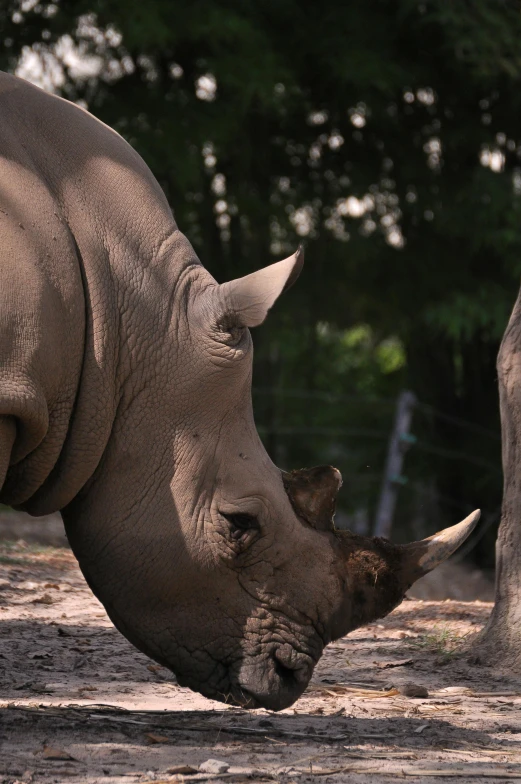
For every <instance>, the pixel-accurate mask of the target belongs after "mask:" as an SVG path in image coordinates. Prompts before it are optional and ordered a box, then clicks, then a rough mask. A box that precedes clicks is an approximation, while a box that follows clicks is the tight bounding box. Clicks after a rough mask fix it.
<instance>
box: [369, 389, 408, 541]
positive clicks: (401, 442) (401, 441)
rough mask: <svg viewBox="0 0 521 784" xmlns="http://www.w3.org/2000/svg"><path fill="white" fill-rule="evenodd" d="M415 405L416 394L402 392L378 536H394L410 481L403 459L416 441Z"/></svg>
mask: <svg viewBox="0 0 521 784" xmlns="http://www.w3.org/2000/svg"><path fill="white" fill-rule="evenodd" d="M415 403H416V397H415V395H413V393H412V392H409V391H407V390H403V391H402V392H400V395H399V397H398V401H397V404H396V415H395V418H394V427H393V430H392V433H391V437H390V439H389V448H388V451H387V460H386V462H385V470H384V477H383V482H382V490H381V492H380V500H379V502H378V509H377V512H376V518H375V524H374V534H375V536H384V537H385V538H386V539H389V537H390V535H391V528H392V525H393V515H394V509H395V506H396V499H397V496H398V488H399V487H400V485H404V484H406V482H407V478H406V477H404V476H403V475H402V466H403V458H404V456H405V452H406V451H407V449H408V448H409V447H410V446H411V444H413V443H414V442H415V440H416V438H415V437H414V436H413V435H411V433H410V432H409V430H410V426H411V419H412V412H413V408H414V405H415Z"/></svg>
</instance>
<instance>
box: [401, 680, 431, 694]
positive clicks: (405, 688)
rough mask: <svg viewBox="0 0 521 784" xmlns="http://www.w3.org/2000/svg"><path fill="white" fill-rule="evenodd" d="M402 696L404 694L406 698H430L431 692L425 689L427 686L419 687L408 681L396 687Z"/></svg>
mask: <svg viewBox="0 0 521 784" xmlns="http://www.w3.org/2000/svg"><path fill="white" fill-rule="evenodd" d="M396 688H397V689H398V691H399V692H400V694H403V696H404V697H428V696H429V692H428V691H427V689H426V688H425V686H419V685H418V684H417V683H413V682H412V681H407V683H401V684H400V685H399V686H397V687H396Z"/></svg>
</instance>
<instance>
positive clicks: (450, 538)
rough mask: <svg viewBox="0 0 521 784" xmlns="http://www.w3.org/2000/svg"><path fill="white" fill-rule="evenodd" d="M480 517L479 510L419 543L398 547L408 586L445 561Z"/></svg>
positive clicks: (469, 532) (470, 531)
mask: <svg viewBox="0 0 521 784" xmlns="http://www.w3.org/2000/svg"><path fill="white" fill-rule="evenodd" d="M480 516H481V510H479V509H476V511H475V512H472V514H469V516H468V517H466V518H465V519H464V520H462V521H461V523H458V524H457V525H453V526H451V527H450V528H445V529H444V530H443V531H439V532H438V533H437V534H434V535H433V536H429V538H428V539H422V540H421V541H420V542H412V543H411V544H405V545H399V547H400V550H401V551H402V556H403V561H402V564H403V565H402V569H403V575H404V577H405V579H406V582H407V583H409V585H412V583H413V582H414V581H415V580H418V579H419V578H420V577H422V576H423V575H424V574H427V572H430V571H432V570H433V569H435V568H436V567H437V566H439V565H440V564H441V563H443V561H446V560H447V558H449V557H450V556H451V555H452V553H454V552H455V551H456V550H457V549H458V547H459V546H460V545H461V544H463V542H464V541H465V539H466V538H467V537H468V536H469V535H470V534H471V533H472V531H473V530H474V528H475V527H476V523H477V522H478V520H479V518H480Z"/></svg>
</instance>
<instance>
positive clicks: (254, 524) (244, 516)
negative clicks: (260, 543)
mask: <svg viewBox="0 0 521 784" xmlns="http://www.w3.org/2000/svg"><path fill="white" fill-rule="evenodd" d="M221 514H222V516H223V517H224V519H225V520H228V522H229V523H230V525H231V526H232V536H233V538H234V539H239V538H240V537H241V536H242V534H243V533H244V532H245V531H251V530H258V528H259V521H258V519H257V517H256V516H255V515H252V514H248V513H247V512H232V513H231V514H225V513H224V512H221Z"/></svg>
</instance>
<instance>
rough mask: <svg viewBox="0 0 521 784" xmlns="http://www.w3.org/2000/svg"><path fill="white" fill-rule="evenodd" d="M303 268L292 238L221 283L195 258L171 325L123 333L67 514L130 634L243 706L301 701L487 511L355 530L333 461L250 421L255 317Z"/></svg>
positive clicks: (104, 597) (196, 685)
mask: <svg viewBox="0 0 521 784" xmlns="http://www.w3.org/2000/svg"><path fill="white" fill-rule="evenodd" d="M301 266H302V253H301V252H298V253H297V254H295V255H294V256H291V257H290V258H288V259H285V260H284V261H281V262H279V263H277V264H273V265H271V266H269V267H267V268H265V269H262V270H260V271H259V272H256V273H253V274H251V275H248V276H246V277H244V278H241V279H239V280H235V281H232V282H229V283H225V284H223V285H218V284H217V283H216V282H215V280H214V279H213V278H212V277H211V276H210V275H209V273H208V272H207V271H206V270H205V269H204V268H203V267H202V266H200V265H199V264H198V263H194V264H191V265H189V266H187V267H186V269H185V271H184V273H183V274H182V275H181V276H180V280H179V283H178V285H177V287H176V291H175V297H172V301H173V303H174V304H173V305H172V304H171V302H170V301H169V307H165V308H163V309H162V312H163V311H164V313H167V314H168V321H167V322H166V323H167V326H166V329H164V330H163V329H157V330H155V331H153V330H152V331H151V332H147V334H144V335H140V334H139V331H138V334H137V335H136V334H134V336H133V338H132V340H131V341H129V344H130V343H131V344H132V345H129V346H128V352H129V357H130V356H131V357H132V358H133V359H132V361H131V360H130V359H129V361H128V363H127V365H125V363H124V362H122V366H124V367H127V372H126V375H125V379H124V384H123V383H122V387H121V388H122V393H121V402H120V405H119V407H118V412H117V416H116V418H115V421H114V425H113V428H112V432H111V436H110V440H109V442H108V446H107V448H106V450H105V453H104V455H103V459H102V461H101V464H100V466H99V468H98V470H97V471H96V473H95V475H94V476H93V477H92V479H91V480H90V481H89V483H88V484H87V485H86V487H85V488H84V490H83V491H82V492H81V493H80V494H79V495H78V497H77V498H76V499H75V500H74V501H73V502H72V503H71V504H70V505H69V506H68V507H67V508H66V509H65V510H64V519H65V522H66V527H67V533H68V536H69V539H70V541H71V544H72V546H73V549H74V551H75V553H76V555H77V557H78V560H79V562H80V565H81V567H82V569H83V571H84V574H85V576H86V578H87V580H88V581H89V583H90V585H91V587H92V588H93V590H94V592H95V593H96V594H97V596H98V597H99V598H100V600H101V601H102V602H103V604H104V606H105V607H106V609H107V611H108V613H109V615H110V617H111V618H112V620H113V621H114V623H115V625H116V626H117V627H118V628H119V629H120V630H121V631H122V632H123V634H125V636H126V637H128V639H130V640H131V641H132V642H133V643H134V644H135V645H136V646H137V647H138V648H140V649H141V650H143V651H144V652H145V653H147V654H148V655H149V656H151V657H153V658H154V659H155V660H157V661H158V662H160V663H162V664H164V665H166V666H167V667H169V668H170V669H171V670H172V671H173V672H174V673H175V674H176V675H177V677H178V681H179V683H180V684H181V685H186V686H189V687H191V688H193V689H195V690H197V691H199V692H201V693H202V694H204V695H206V696H208V697H212V698H214V699H218V700H221V701H226V702H229V703H232V704H238V705H242V706H245V707H250V708H255V707H265V708H269V709H273V710H279V709H282V708H285V707H287V706H289V705H291V704H292V703H293V702H294V701H295V700H296V699H297V698H298V697H299V696H300V695H301V694H302V692H303V691H304V689H305V688H306V685H307V684H308V682H309V679H310V677H311V674H312V672H313V668H314V666H315V664H316V663H317V661H318V659H319V658H320V656H321V654H322V651H323V650H324V647H325V646H326V645H327V644H328V643H329V642H330V641H331V640H334V639H336V638H338V637H340V636H342V635H344V634H346V633H348V632H349V631H351V630H352V629H355V628H357V627H358V626H360V625H362V624H365V623H368V622H370V621H372V620H374V619H375V618H379V617H381V616H383V615H385V614H386V613H388V612H389V611H390V610H392V609H393V608H394V607H395V606H396V605H397V604H398V603H399V602H400V601H401V600H402V599H403V596H404V594H405V592H406V591H407V589H408V588H409V586H410V585H411V584H412V583H413V582H414V581H415V580H416V579H418V578H419V577H421V576H422V575H423V574H425V573H426V572H427V571H429V570H430V569H433V568H434V567H435V566H436V565H437V564H439V563H440V562H441V561H443V560H444V559H445V558H447V557H448V556H449V555H450V554H451V553H452V552H453V551H454V550H455V549H456V548H457V547H458V546H459V544H460V543H461V542H462V541H463V540H464V539H465V538H466V536H467V535H468V534H469V533H470V531H471V530H472V528H473V526H474V524H475V522H476V520H477V518H478V516H479V513H474V514H473V515H471V516H470V517H468V518H467V519H466V520H464V521H463V522H462V523H460V524H459V525H456V526H454V527H453V528H449V529H447V530H446V531H444V532H442V533H440V534H437V535H436V536H434V537H430V538H429V539H426V540H424V541H422V542H418V543H415V544H410V545H405V546H403V545H402V546H400V545H393V544H391V543H390V542H388V541H386V540H383V539H376V538H368V537H361V536H356V535H353V534H351V533H348V532H344V531H338V530H336V529H335V527H334V524H333V515H334V509H335V500H336V495H337V492H338V490H339V487H340V485H341V477H340V474H339V472H338V471H337V470H336V469H334V468H332V467H330V466H322V467H319V468H312V469H304V470H302V471H295V472H292V473H285V472H281V471H280V470H279V469H278V468H277V467H276V466H275V465H274V464H273V463H272V461H271V460H270V458H269V457H268V455H267V453H266V451H265V449H264V447H263V445H262V443H261V441H260V439H259V437H258V434H257V432H256V429H255V425H254V421H253V413H252V405H251V374H252V353H253V349H252V344H251V337H250V332H249V329H248V328H249V327H256V326H257V325H259V324H261V323H262V321H263V320H264V318H265V317H266V314H267V312H268V310H269V309H270V308H271V306H272V305H273V303H274V302H275V300H276V299H277V297H278V296H279V294H280V293H281V292H282V291H283V290H284V289H286V288H287V287H288V286H289V285H290V284H291V283H292V282H293V281H294V280H295V278H296V277H297V275H298V273H299V271H300V268H301ZM129 310H131V309H129ZM136 357H137V358H136Z"/></svg>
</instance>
